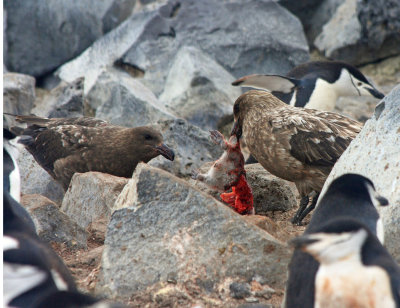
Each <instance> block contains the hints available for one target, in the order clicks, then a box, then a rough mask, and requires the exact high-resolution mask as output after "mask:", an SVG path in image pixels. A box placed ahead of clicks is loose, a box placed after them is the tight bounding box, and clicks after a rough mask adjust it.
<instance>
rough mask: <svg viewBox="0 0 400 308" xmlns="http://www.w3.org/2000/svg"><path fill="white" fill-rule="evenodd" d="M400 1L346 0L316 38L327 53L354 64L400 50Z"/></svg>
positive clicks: (394, 53) (366, 61)
mask: <svg viewBox="0 0 400 308" xmlns="http://www.w3.org/2000/svg"><path fill="white" fill-rule="evenodd" d="M399 14H400V2H399V1H397V0H389V1H385V0H379V1H372V0H366V1H357V0H345V1H344V2H343V3H342V4H341V5H340V6H339V7H338V8H337V10H336V12H335V14H334V15H333V16H332V18H331V20H330V21H329V22H328V23H327V24H326V25H325V26H324V27H323V30H322V32H321V34H320V35H318V37H317V38H316V40H315V42H314V44H315V46H316V47H317V48H318V49H319V50H320V51H321V52H323V54H324V55H325V56H326V57H330V58H334V59H337V60H343V61H347V62H349V63H352V64H355V65H357V64H364V63H369V62H375V61H377V60H379V59H384V58H387V57H389V56H393V55H396V54H398V53H399V52H400V21H399V18H398V16H399Z"/></svg>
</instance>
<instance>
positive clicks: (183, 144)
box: [149, 119, 222, 176]
mask: <svg viewBox="0 0 400 308" xmlns="http://www.w3.org/2000/svg"><path fill="white" fill-rule="evenodd" d="M154 127H155V128H157V129H158V130H160V132H161V134H162V135H163V137H164V143H165V144H166V145H168V146H169V147H170V148H171V149H173V150H174V152H175V160H174V161H169V160H166V159H165V158H164V157H160V156H159V157H156V158H154V159H152V160H151V161H150V162H149V165H151V166H155V167H158V168H161V169H164V170H167V171H169V172H171V173H173V174H176V175H179V176H182V175H183V176H189V175H191V172H192V169H193V168H198V167H200V166H201V165H202V164H203V163H204V162H206V161H213V160H216V159H217V158H218V157H219V156H220V155H221V154H222V150H221V149H220V148H219V147H217V146H215V144H213V143H212V142H211V140H210V139H209V135H210V134H209V133H208V132H205V131H203V130H202V129H200V128H198V127H197V126H194V125H191V124H189V123H187V122H186V121H185V120H183V119H176V120H166V121H160V122H159V123H158V125H155V126H154Z"/></svg>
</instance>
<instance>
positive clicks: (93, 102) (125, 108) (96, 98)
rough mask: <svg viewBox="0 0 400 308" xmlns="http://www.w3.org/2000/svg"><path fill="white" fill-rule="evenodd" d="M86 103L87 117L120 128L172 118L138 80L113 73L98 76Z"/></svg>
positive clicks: (107, 72) (106, 71)
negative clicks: (93, 116) (92, 116)
mask: <svg viewBox="0 0 400 308" xmlns="http://www.w3.org/2000/svg"><path fill="white" fill-rule="evenodd" d="M86 101H87V104H86V105H85V109H86V112H85V113H86V114H88V115H92V114H94V115H95V117H96V118H100V119H103V120H106V121H109V122H110V123H113V124H116V125H121V126H127V127H136V126H143V125H149V124H152V123H156V122H157V121H158V120H162V119H163V120H165V119H173V118H175V116H174V115H172V114H171V113H170V112H168V111H167V110H166V109H165V108H164V106H163V105H162V104H161V103H160V102H159V101H158V100H157V98H156V97H155V96H154V94H153V93H152V92H151V91H150V90H149V89H147V88H146V87H145V86H143V84H142V83H141V82H140V81H139V80H137V79H134V78H132V77H131V76H129V75H128V74H127V73H125V72H123V71H118V70H116V69H107V70H103V71H102V73H100V74H99V76H98V78H97V80H96V82H95V84H94V86H93V87H92V88H91V90H90V91H89V92H88V94H87V96H86Z"/></svg>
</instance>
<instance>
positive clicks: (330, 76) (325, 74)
mask: <svg viewBox="0 0 400 308" xmlns="http://www.w3.org/2000/svg"><path fill="white" fill-rule="evenodd" d="M342 69H347V70H348V71H349V72H350V74H352V75H353V76H354V77H356V78H357V79H359V80H361V81H363V82H366V83H368V84H370V83H369V81H368V80H367V79H366V78H365V76H364V75H363V74H362V73H361V72H360V71H359V70H358V69H357V68H355V67H354V66H352V65H350V64H348V63H345V62H341V61H313V62H307V63H304V64H301V65H298V66H296V67H295V68H293V69H292V70H291V71H290V72H289V73H288V74H287V76H288V77H291V78H296V79H303V78H305V77H307V78H314V79H316V78H321V79H323V80H325V81H327V82H329V83H334V82H335V81H336V80H338V79H339V76H340V73H341V72H342Z"/></svg>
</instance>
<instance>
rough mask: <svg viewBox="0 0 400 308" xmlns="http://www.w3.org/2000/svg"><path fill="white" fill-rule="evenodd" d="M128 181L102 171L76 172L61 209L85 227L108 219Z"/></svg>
mask: <svg viewBox="0 0 400 308" xmlns="http://www.w3.org/2000/svg"><path fill="white" fill-rule="evenodd" d="M127 182H128V179H126V178H121V177H117V176H113V175H110V174H105V173H100V172H86V173H75V174H74V175H73V177H72V180H71V183H70V186H69V188H68V190H67V192H66V193H65V196H64V199H63V202H62V205H61V210H62V211H63V212H64V213H65V214H67V215H68V216H69V217H70V218H71V219H72V220H73V221H75V222H76V223H77V224H78V225H79V226H80V227H82V228H84V229H86V228H87V227H88V226H89V224H92V223H93V222H95V221H97V220H102V219H105V220H106V221H108V220H109V219H110V216H111V209H112V207H113V206H114V203H115V200H116V199H117V197H118V195H119V194H120V192H121V191H122V189H123V188H124V186H125V184H126V183H127Z"/></svg>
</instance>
